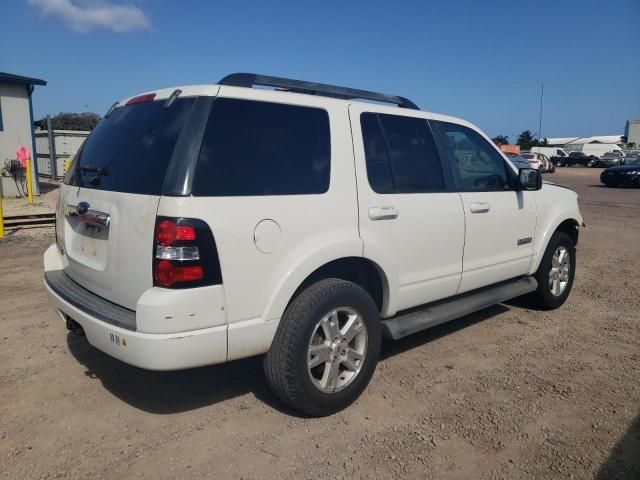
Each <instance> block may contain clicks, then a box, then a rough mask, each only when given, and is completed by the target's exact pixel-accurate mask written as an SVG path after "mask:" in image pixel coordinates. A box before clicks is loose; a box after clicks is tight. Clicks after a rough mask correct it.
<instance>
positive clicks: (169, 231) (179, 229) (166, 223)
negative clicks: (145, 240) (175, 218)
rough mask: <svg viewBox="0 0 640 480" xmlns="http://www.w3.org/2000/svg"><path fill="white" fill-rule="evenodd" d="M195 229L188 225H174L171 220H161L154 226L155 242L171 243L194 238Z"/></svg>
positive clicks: (163, 244)
mask: <svg viewBox="0 0 640 480" xmlns="http://www.w3.org/2000/svg"><path fill="white" fill-rule="evenodd" d="M195 239H196V231H195V230H194V229H193V227H191V226H188V225H176V224H175V223H173V222H172V221H171V220H163V221H162V222H160V224H158V226H157V227H156V243H157V244H158V245H162V246H165V247H166V246H167V245H171V244H172V243H173V242H175V241H177V240H195Z"/></svg>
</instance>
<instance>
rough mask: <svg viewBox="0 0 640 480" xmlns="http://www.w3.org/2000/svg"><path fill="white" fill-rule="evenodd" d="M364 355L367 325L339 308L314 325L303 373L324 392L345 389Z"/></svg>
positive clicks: (358, 315) (355, 315)
mask: <svg viewBox="0 0 640 480" xmlns="http://www.w3.org/2000/svg"><path fill="white" fill-rule="evenodd" d="M366 354H367V326H366V324H365V322H364V320H363V318H362V315H360V314H359V313H358V312H357V311H355V310H354V309H352V308H349V307H340V308H336V309H335V310H332V311H330V312H329V313H327V314H326V315H325V316H324V317H322V319H321V320H320V321H319V322H318V323H317V324H316V326H315V328H314V329H313V333H312V334H311V340H310V341H309V347H308V349H307V371H308V372H309V377H310V378H311V381H312V382H313V384H314V386H315V387H316V388H317V389H319V390H320V391H321V392H324V393H336V392H339V391H340V390H343V389H345V388H347V387H348V386H349V385H350V384H351V383H352V382H353V381H354V380H355V379H356V377H357V376H358V374H359V373H360V371H361V370H362V365H363V364H364V359H365V356H366Z"/></svg>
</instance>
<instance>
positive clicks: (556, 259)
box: [528, 232, 576, 310]
mask: <svg viewBox="0 0 640 480" xmlns="http://www.w3.org/2000/svg"><path fill="white" fill-rule="evenodd" d="M575 273H576V249H575V246H574V245H573V240H571V237H569V235H567V234H566V233H564V232H555V233H554V234H553V236H552V237H551V240H550V241H549V244H548V245H547V249H546V250H545V252H544V255H543V257H542V261H541V262H540V266H539V267H538V270H537V271H536V273H535V275H534V276H535V278H536V280H537V281H538V289H537V290H536V291H535V292H533V293H532V294H531V295H530V296H529V297H528V300H529V303H531V304H532V306H535V307H537V308H541V309H543V310H553V309H556V308H558V307H560V306H561V305H562V304H563V303H564V302H565V301H566V300H567V297H568V296H569V293H571V287H572V286H573V280H574V278H575Z"/></svg>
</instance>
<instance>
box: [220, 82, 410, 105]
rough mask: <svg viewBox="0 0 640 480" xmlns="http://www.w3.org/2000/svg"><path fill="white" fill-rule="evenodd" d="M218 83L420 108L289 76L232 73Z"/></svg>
mask: <svg viewBox="0 0 640 480" xmlns="http://www.w3.org/2000/svg"><path fill="white" fill-rule="evenodd" d="M218 84H219V85H230V86H233V87H245V88H252V87H253V86H255V85H261V86H265V87H274V88H282V89H286V90H287V91H290V92H296V93H305V94H307V95H320V96H323V97H333V98H341V99H343V100H348V99H353V98H360V99H363V100H374V101H376V102H385V103H393V104H395V105H398V106H399V107H402V108H410V109H412V110H420V107H418V106H417V105H416V104H415V103H413V102H412V101H411V100H409V99H407V98H404V97H399V96H397V95H386V94H384V93H377V92H370V91H367V90H358V89H355V88H346V87H338V86H336V85H327V84H324V83H315V82H305V81H303V80H292V79H290V78H281V77H271V76H268V75H257V74H255V73H232V74H231V75H227V76H226V77H224V78H223V79H222V80H220V81H219V82H218Z"/></svg>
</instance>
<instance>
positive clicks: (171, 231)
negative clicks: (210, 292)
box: [153, 217, 222, 288]
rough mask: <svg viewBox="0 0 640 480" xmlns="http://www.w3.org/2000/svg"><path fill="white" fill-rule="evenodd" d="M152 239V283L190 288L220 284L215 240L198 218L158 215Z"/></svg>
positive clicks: (165, 286)
mask: <svg viewBox="0 0 640 480" xmlns="http://www.w3.org/2000/svg"><path fill="white" fill-rule="evenodd" d="M153 240H154V241H153V243H154V246H153V253H154V255H153V256H154V260H153V284H154V286H158V287H164V288H191V287H200V286H206V285H217V284H221V283H222V274H221V272H220V262H219V260H218V252H217V248H216V243H215V240H214V239H213V234H212V233H211V229H210V228H209V226H208V225H207V224H206V223H205V222H203V221H202V220H197V219H192V218H169V217H158V218H157V219H156V228H155V232H154V236H153Z"/></svg>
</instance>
